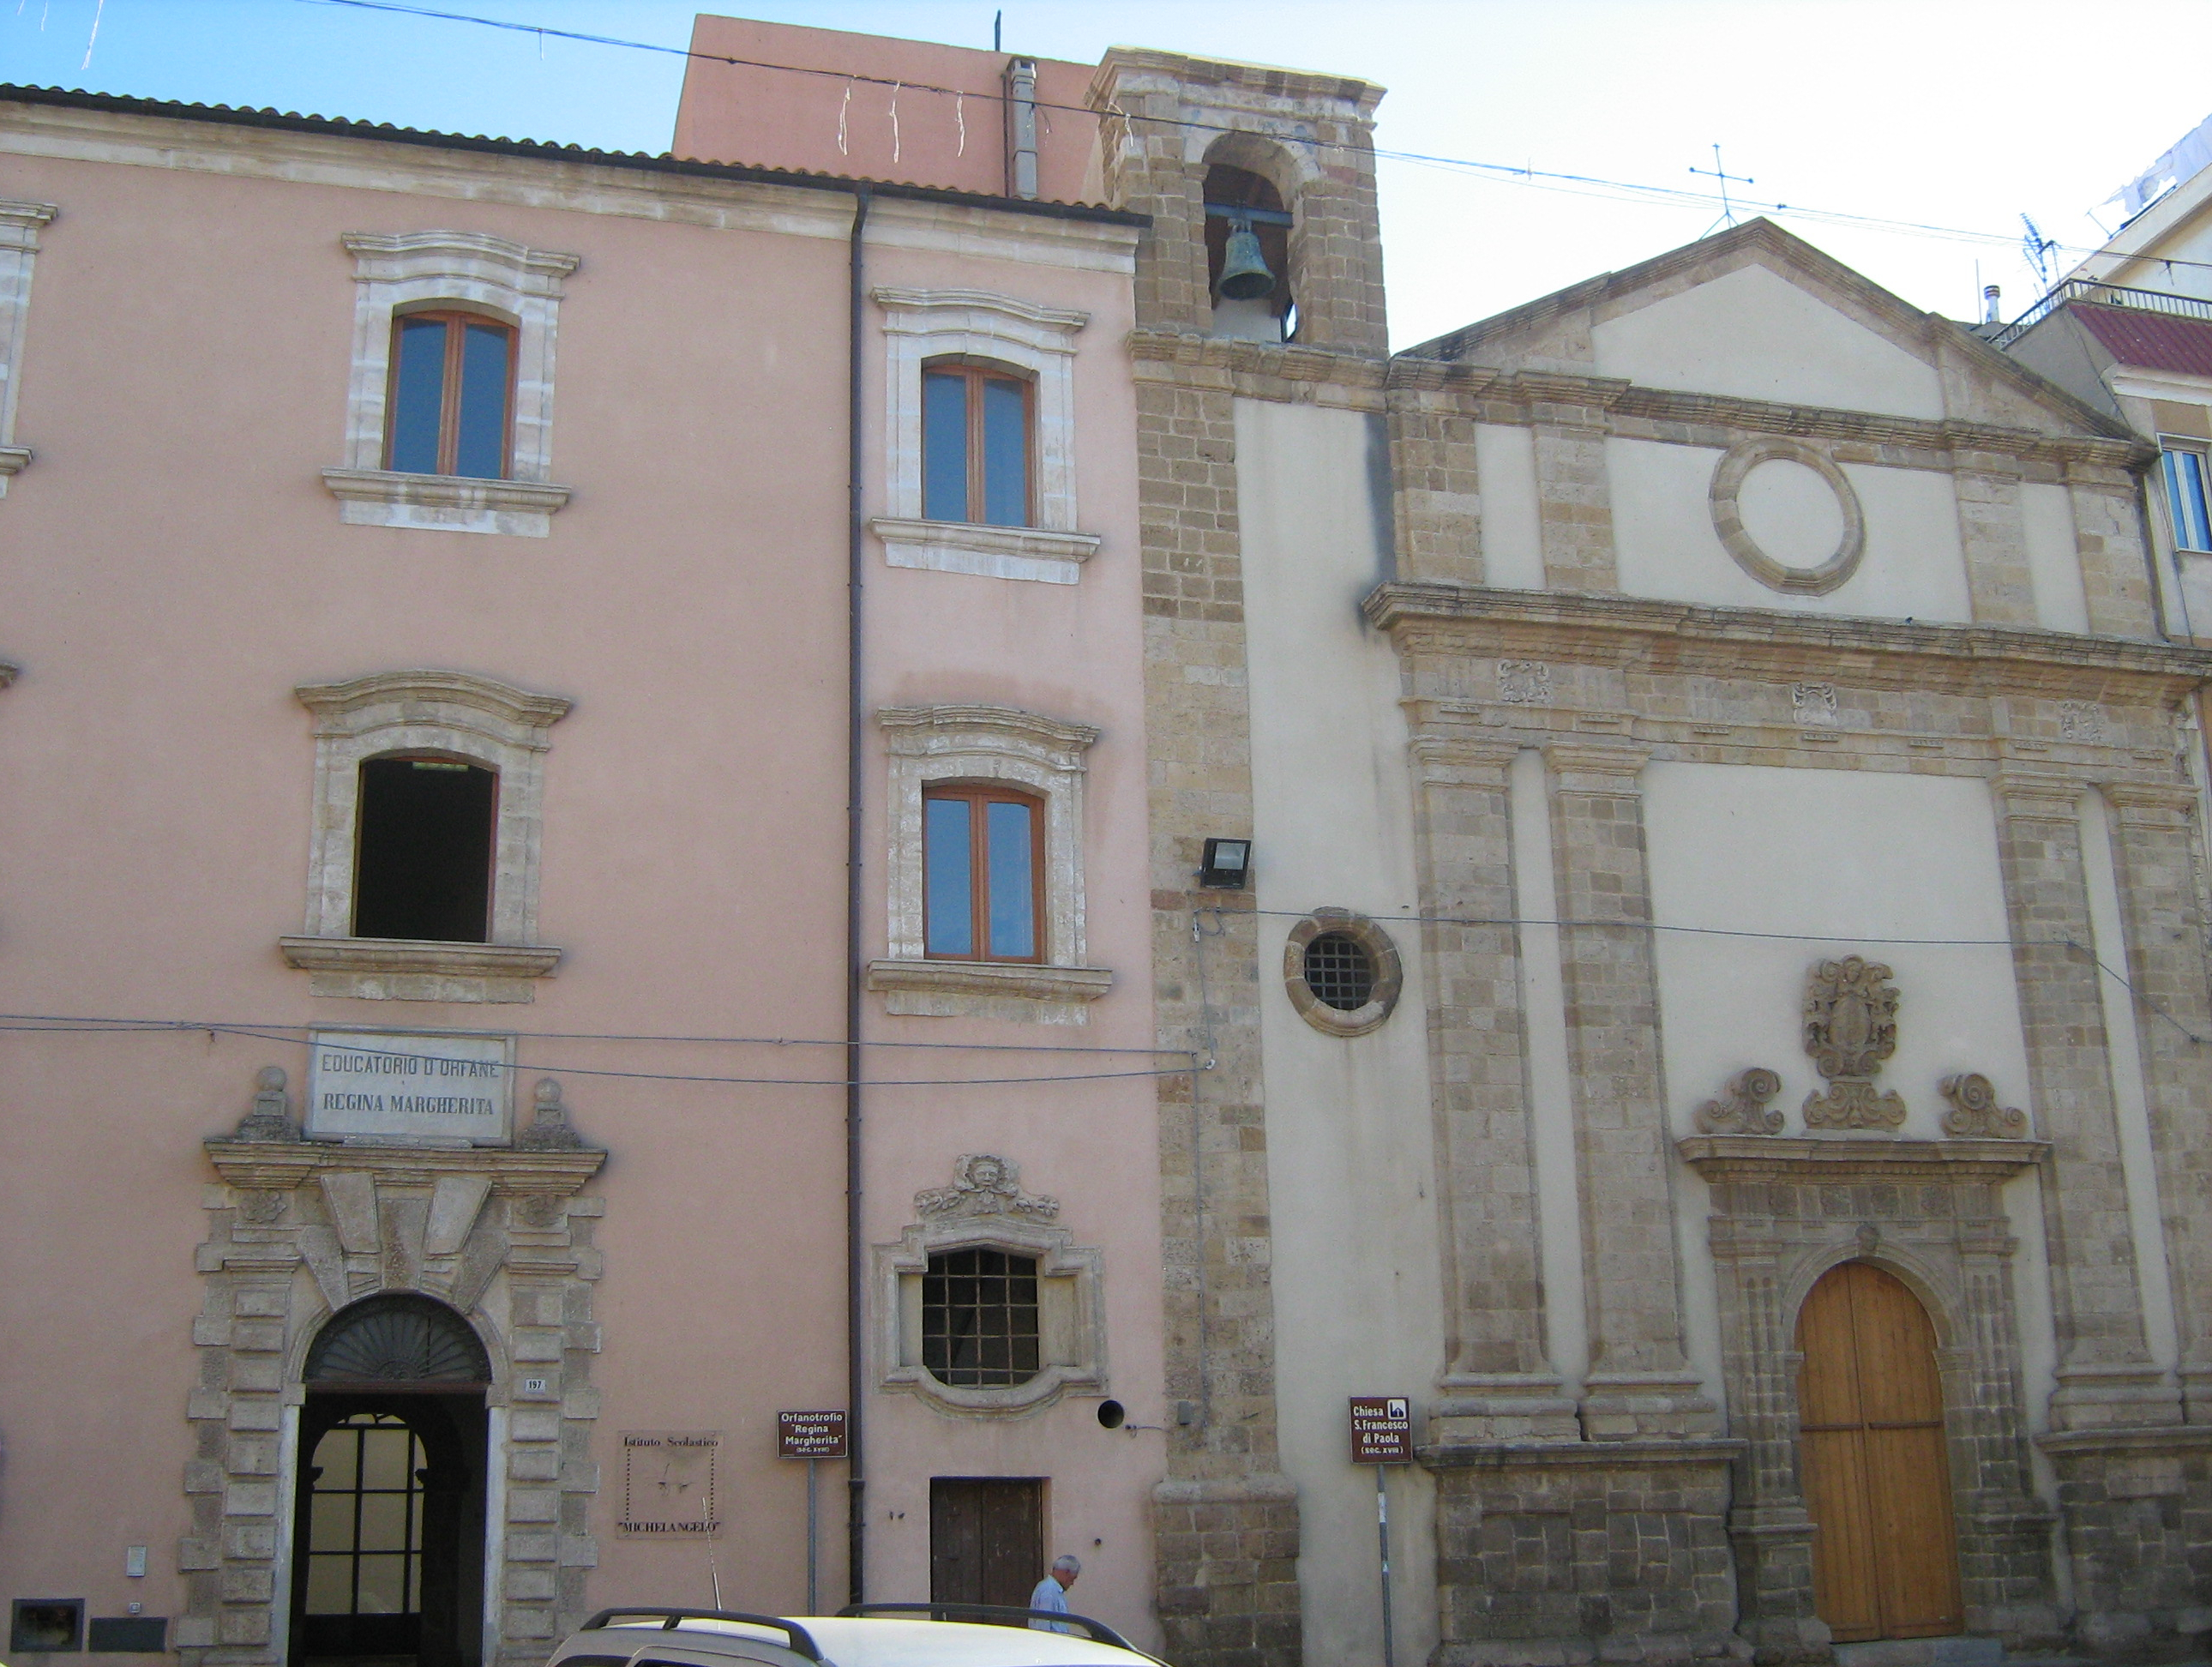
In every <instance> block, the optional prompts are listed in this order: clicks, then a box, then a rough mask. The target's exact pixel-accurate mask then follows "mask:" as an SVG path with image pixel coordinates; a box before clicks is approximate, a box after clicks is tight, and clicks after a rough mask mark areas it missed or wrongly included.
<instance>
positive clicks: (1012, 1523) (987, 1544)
mask: <svg viewBox="0 0 2212 1667" xmlns="http://www.w3.org/2000/svg"><path fill="white" fill-rule="evenodd" d="M1042 1579H1044V1481H1043V1480H1042V1478H1040V1477H1029V1476H937V1477H933V1479H932V1480H931V1481H930V1484H929V1600H930V1602H932V1603H1003V1604H1005V1605H1006V1606H1007V1607H1009V1608H1011V1609H1027V1608H1028V1607H1029V1603H1030V1592H1032V1591H1035V1590H1036V1583H1037V1582H1038V1581H1040V1580H1042Z"/></svg>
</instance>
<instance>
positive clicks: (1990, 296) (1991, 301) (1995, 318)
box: [1982, 283, 2004, 324]
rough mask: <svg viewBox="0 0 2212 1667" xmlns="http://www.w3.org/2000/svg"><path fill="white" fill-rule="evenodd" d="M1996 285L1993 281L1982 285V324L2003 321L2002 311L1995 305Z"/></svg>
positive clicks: (2000, 322)
mask: <svg viewBox="0 0 2212 1667" xmlns="http://www.w3.org/2000/svg"><path fill="white" fill-rule="evenodd" d="M1997 293H1998V291H1997V286H1996V284H1994V283H1991V284H1987V285H1984V288H1983V289H1982V322H1983V323H1984V324H2002V323H2003V322H2004V311H2003V309H2002V307H1999V306H1998V305H1997Z"/></svg>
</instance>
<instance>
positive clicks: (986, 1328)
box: [921, 1250, 1041, 1389]
mask: <svg viewBox="0 0 2212 1667" xmlns="http://www.w3.org/2000/svg"><path fill="white" fill-rule="evenodd" d="M1036 1269H1037V1265H1036V1257H1035V1256H1014V1255H1012V1254H1011V1253H1009V1252H1007V1251H1005V1250H947V1251H945V1252H943V1253H941V1254H939V1255H937V1256H932V1257H930V1259H929V1270H928V1271H927V1273H926V1274H924V1275H922V1280H921V1363H922V1365H923V1366H924V1367H926V1368H927V1370H928V1372H929V1374H930V1375H931V1376H932V1377H933V1378H936V1379H937V1381H938V1382H939V1383H940V1384H956V1385H961V1386H964V1387H970V1388H987V1389H1000V1388H1005V1387H1006V1386H1008V1385H1010V1384H1026V1383H1027V1382H1029V1380H1030V1378H1034V1377H1036V1375H1037V1372H1038V1371H1039V1369H1040V1368H1039V1366H1038V1357H1039V1354H1040V1352H1041V1351H1040V1348H1039V1337H1038V1327H1037V1270H1036Z"/></svg>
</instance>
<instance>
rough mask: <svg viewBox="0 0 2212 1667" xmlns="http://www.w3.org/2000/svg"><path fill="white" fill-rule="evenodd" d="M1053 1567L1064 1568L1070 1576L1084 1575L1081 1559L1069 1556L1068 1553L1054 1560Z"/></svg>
mask: <svg viewBox="0 0 2212 1667" xmlns="http://www.w3.org/2000/svg"><path fill="white" fill-rule="evenodd" d="M1052 1566H1053V1567H1054V1568H1064V1569H1066V1571H1067V1572H1068V1573H1070V1574H1080V1573H1083V1560H1082V1559H1081V1558H1080V1557H1071V1556H1068V1555H1067V1554H1066V1553H1062V1554H1060V1555H1059V1556H1057V1557H1055V1558H1054V1559H1053V1560H1052Z"/></svg>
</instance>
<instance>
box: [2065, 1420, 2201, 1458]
mask: <svg viewBox="0 0 2212 1667" xmlns="http://www.w3.org/2000/svg"><path fill="white" fill-rule="evenodd" d="M2034 1441H2035V1445H2037V1446H2039V1447H2040V1448H2042V1449H2043V1451H2045V1452H2046V1453H2049V1454H2051V1457H2054V1458H2073V1457H2078V1456H2080V1455H2082V1454H2087V1453H2099V1454H2117V1453H2166V1452H2185V1451H2196V1450H2197V1449H2201V1448H2205V1447H2212V1424H2147V1425H2128V1426H2123V1427H2118V1428H2114V1429H2092V1430H2045V1431H2043V1432H2042V1433H2039V1434H2038V1435H2037V1436H2036V1437H2035V1438H2034Z"/></svg>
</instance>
